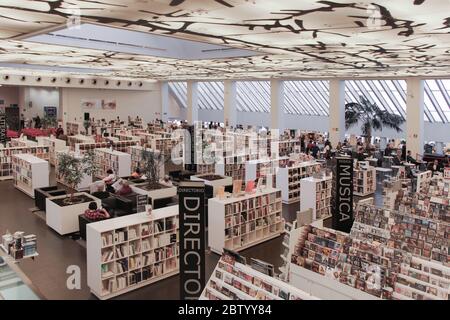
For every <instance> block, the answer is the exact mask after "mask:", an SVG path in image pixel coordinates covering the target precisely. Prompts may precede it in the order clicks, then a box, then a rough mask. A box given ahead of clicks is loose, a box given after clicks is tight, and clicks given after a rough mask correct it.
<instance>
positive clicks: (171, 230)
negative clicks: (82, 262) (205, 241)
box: [87, 205, 179, 300]
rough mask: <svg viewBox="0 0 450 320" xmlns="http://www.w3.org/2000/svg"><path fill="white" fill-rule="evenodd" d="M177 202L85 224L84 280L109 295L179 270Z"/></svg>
mask: <svg viewBox="0 0 450 320" xmlns="http://www.w3.org/2000/svg"><path fill="white" fill-rule="evenodd" d="M178 227H179V225H178V205H176V206H170V207H166V208H161V209H155V210H153V212H152V216H148V215H147V213H146V212H142V213H137V214H132V215H127V216H124V217H119V218H114V219H108V220H104V221H100V222H96V223H90V224H88V225H87V266H88V267H87V270H88V273H87V281H88V286H89V288H90V289H91V292H92V293H93V294H95V295H96V296H97V297H98V298H100V299H102V300H104V299H110V298H112V297H115V296H118V295H121V294H124V293H126V292H129V291H132V290H135V289H138V288H141V287H143V286H146V285H149V284H151V283H154V282H157V281H160V280H162V279H165V278H167V277H170V276H173V275H175V274H177V273H178V272H179V234H178V232H179V231H178Z"/></svg>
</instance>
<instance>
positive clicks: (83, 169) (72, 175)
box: [57, 151, 97, 203]
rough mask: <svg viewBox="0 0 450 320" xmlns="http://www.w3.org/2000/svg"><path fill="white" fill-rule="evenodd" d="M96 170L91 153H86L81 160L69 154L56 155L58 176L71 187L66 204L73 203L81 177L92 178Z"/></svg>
mask: <svg viewBox="0 0 450 320" xmlns="http://www.w3.org/2000/svg"><path fill="white" fill-rule="evenodd" d="M96 170H97V166H96V163H95V158H94V152H93V151H89V152H86V153H85V154H84V155H83V157H82V158H79V157H75V156H73V155H71V154H69V153H60V154H59V155H58V170H57V171H58V175H59V176H60V177H61V178H62V179H63V180H64V181H65V182H66V183H67V184H68V185H69V186H70V187H71V192H70V197H69V198H68V202H70V203H73V196H74V193H75V190H76V187H77V185H78V184H79V183H80V182H81V180H82V179H83V176H84V175H89V176H92V175H94V174H95V172H96Z"/></svg>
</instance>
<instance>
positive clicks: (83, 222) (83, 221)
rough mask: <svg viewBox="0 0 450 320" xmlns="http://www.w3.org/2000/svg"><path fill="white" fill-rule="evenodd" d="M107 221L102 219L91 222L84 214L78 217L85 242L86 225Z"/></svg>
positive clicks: (81, 236)
mask: <svg viewBox="0 0 450 320" xmlns="http://www.w3.org/2000/svg"><path fill="white" fill-rule="evenodd" d="M103 220H106V219H101V220H91V219H89V218H87V217H86V216H85V215H84V214H80V215H79V216H78V225H79V230H80V238H81V239H83V240H86V225H87V224H88V223H93V222H98V221H103Z"/></svg>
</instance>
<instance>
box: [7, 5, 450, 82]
mask: <svg viewBox="0 0 450 320" xmlns="http://www.w3.org/2000/svg"><path fill="white" fill-rule="evenodd" d="M370 3H373V4H372V5H371V4H370ZM449 12H450V1H449V0H402V1H393V0H372V1H358V0H356V1H355V2H351V1H348V0H347V1H342V0H335V1H313V0H301V1H300V0H273V1H272V0H189V1H188V0H166V1H164V0H33V1H29V0H2V1H0V63H15V64H36V65H39V66H42V65H47V66H61V67H71V68H92V69H93V71H92V72H91V73H90V74H91V75H92V76H96V75H99V74H100V75H101V76H102V77H104V76H108V77H113V78H114V77H117V78H127V79H130V78H135V79H136V78H138V79H158V80H186V79H199V80H201V79H244V80H245V79H256V78H259V79H265V78H270V77H284V78H310V79H314V78H327V77H328V78H329V77H337V76H340V77H347V78H348V77H350V78H352V77H369V78H370V77H373V78H376V77H399V78H402V77H408V76H424V77H427V76H433V77H449V76H450V71H449V70H450V34H449V33H450V17H449V14H448V13H449ZM79 14H80V15H81V17H82V20H83V21H87V22H90V23H100V24H104V25H108V26H114V27H123V28H126V29H128V30H135V31H140V32H150V33H153V34H159V35H167V36H173V37H178V38H183V39H189V40H197V41H202V42H207V43H210V44H216V45H217V44H218V45H228V46H232V47H235V48H240V49H248V50H253V51H256V52H257V53H259V55H256V56H251V57H243V58H242V57H241V58H214V59H198V60H195V59H194V60H180V59H173V58H162V57H157V56H149V55H134V54H127V53H123V52H122V53H121V52H114V51H106V50H99V49H95V48H92V49H87V48H75V47H67V46H58V45H48V44H38V43H31V42H27V41H23V40H18V38H17V37H25V36H27V35H28V34H30V33H35V32H40V31H42V30H44V29H46V28H54V27H57V26H60V25H65V24H66V22H67V19H68V18H69V21H70V22H75V23H76V22H78V17H79ZM0 68H2V67H0ZM2 69H4V68H2ZM98 69H104V70H106V72H101V73H99V72H98V71H96V70H98ZM5 70H7V69H5ZM34 72H36V71H34ZM39 72H41V73H45V71H39ZM49 72H51V73H52V74H54V72H53V71H49ZM85 74H86V73H85V72H84V75H85Z"/></svg>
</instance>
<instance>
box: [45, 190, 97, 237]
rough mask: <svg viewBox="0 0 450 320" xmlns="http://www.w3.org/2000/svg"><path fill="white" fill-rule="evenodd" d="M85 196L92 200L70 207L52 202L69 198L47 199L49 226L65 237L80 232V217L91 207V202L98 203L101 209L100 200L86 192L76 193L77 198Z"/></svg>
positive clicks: (64, 196) (47, 220)
mask: <svg viewBox="0 0 450 320" xmlns="http://www.w3.org/2000/svg"><path fill="white" fill-rule="evenodd" d="M78 195H84V196H86V197H88V198H90V199H92V200H90V201H87V202H83V203H77V204H73V205H69V206H64V207H61V206H59V205H58V204H57V203H55V202H54V201H52V200H55V199H64V198H66V197H67V196H66V195H63V196H56V197H50V198H47V199H46V218H45V219H46V222H47V225H48V226H49V227H50V228H52V229H53V230H55V231H56V232H58V233H59V234H60V235H65V234H69V233H73V232H77V231H79V224H78V216H79V215H80V214H82V213H84V211H85V210H86V209H88V207H89V203H90V202H91V201H95V202H97V206H98V207H99V208H100V207H101V201H100V199H97V198H95V197H93V196H91V195H90V194H88V193H85V192H79V193H75V196H78Z"/></svg>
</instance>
